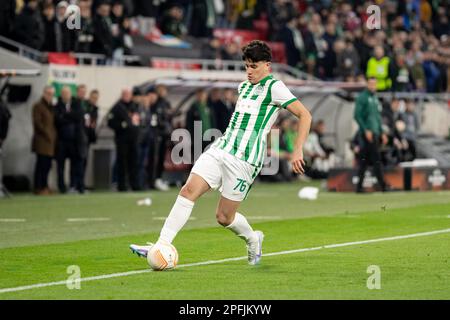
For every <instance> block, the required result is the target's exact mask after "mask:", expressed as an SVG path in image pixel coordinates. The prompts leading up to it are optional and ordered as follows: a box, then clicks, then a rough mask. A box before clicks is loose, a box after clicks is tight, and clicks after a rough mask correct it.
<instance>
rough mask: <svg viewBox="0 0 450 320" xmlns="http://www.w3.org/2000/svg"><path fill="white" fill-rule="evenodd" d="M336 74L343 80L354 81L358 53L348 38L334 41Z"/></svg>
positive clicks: (357, 72) (357, 66) (357, 69)
mask: <svg viewBox="0 0 450 320" xmlns="http://www.w3.org/2000/svg"><path fill="white" fill-rule="evenodd" d="M335 51H336V60H337V61H336V62H337V66H336V68H337V70H336V75H337V78H338V79H339V78H340V77H342V80H344V81H356V76H357V75H358V74H359V73H360V70H359V54H358V52H357V51H356V49H355V47H354V46H353V42H352V41H351V40H350V39H346V40H345V42H344V41H336V42H335Z"/></svg>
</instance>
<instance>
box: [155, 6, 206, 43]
mask: <svg viewBox="0 0 450 320" xmlns="http://www.w3.org/2000/svg"><path fill="white" fill-rule="evenodd" d="M195 19H196V20H197V19H198V17H195ZM160 29H161V32H162V33H163V34H170V35H173V36H175V37H177V38H182V37H184V36H185V35H186V33H187V30H186V27H185V26H184V24H183V10H182V9H181V7H179V6H178V5H176V4H174V5H172V6H171V7H170V9H169V10H168V11H167V12H166V13H165V14H164V16H163V18H162V21H161V24H160Z"/></svg>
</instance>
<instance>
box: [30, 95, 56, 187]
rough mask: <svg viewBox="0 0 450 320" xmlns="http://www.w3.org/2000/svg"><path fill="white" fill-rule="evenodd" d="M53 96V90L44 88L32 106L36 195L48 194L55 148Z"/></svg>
mask: <svg viewBox="0 0 450 320" xmlns="http://www.w3.org/2000/svg"><path fill="white" fill-rule="evenodd" d="M54 94H55V89H54V88H53V87H52V86H46V87H45V88H44V91H43V94H42V97H41V99H40V100H39V101H38V102H36V103H35V104H34V106H33V141H32V151H33V152H34V153H36V166H35V168H34V192H35V194H38V195H46V194H50V189H49V188H48V182H47V181H48V174H49V172H50V169H51V166H52V159H53V157H54V156H55V148H56V128H55V110H54V106H53V96H54Z"/></svg>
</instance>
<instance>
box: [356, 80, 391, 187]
mask: <svg viewBox="0 0 450 320" xmlns="http://www.w3.org/2000/svg"><path fill="white" fill-rule="evenodd" d="M376 90H377V79H376V78H369V79H368V81H367V88H366V89H365V90H364V91H363V92H361V93H360V94H359V95H358V98H357V99H356V107H355V113H354V118H355V120H356V122H357V123H358V125H359V134H360V136H361V141H362V146H361V150H360V154H359V156H360V158H359V169H358V177H359V180H358V184H357V187H356V192H358V193H362V192H364V190H363V181H364V175H365V173H366V170H367V167H368V166H369V164H372V165H373V168H374V171H375V175H376V177H377V179H378V184H379V186H380V188H381V190H382V191H386V189H387V187H386V183H385V182H384V177H383V167H382V162H381V155H380V140H381V141H382V143H383V144H386V143H387V136H386V135H385V134H383V133H382V128H381V114H380V111H379V108H380V102H379V100H378V98H377V96H376V95H375V92H376Z"/></svg>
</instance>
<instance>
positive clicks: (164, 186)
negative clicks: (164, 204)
mask: <svg viewBox="0 0 450 320" xmlns="http://www.w3.org/2000/svg"><path fill="white" fill-rule="evenodd" d="M155 188H156V189H157V190H159V191H169V186H168V185H167V183H165V182H164V181H162V180H161V179H156V180H155Z"/></svg>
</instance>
